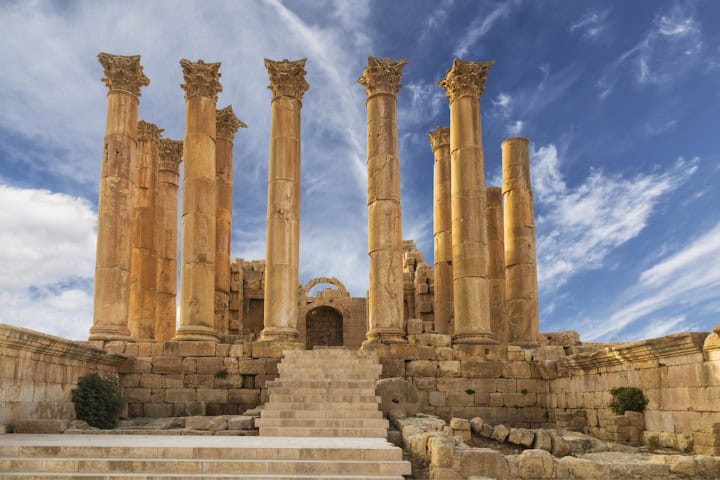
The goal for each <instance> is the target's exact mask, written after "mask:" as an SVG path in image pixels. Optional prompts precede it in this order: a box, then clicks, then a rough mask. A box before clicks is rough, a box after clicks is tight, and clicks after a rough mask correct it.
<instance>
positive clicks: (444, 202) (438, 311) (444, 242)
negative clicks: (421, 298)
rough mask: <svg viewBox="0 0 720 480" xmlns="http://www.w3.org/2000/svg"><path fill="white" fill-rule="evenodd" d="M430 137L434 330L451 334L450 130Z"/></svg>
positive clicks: (439, 131) (436, 130)
mask: <svg viewBox="0 0 720 480" xmlns="http://www.w3.org/2000/svg"><path fill="white" fill-rule="evenodd" d="M429 135H430V145H431V146H432V150H433V155H434V156H435V162H434V164H435V168H434V175H433V239H434V252H433V258H434V268H433V275H434V284H435V295H434V297H433V312H434V314H435V330H436V331H437V332H438V333H444V334H448V333H451V330H450V329H451V326H452V325H451V324H452V318H453V293H452V292H453V290H452V283H453V279H452V212H451V209H450V203H451V200H450V129H449V128H447V127H437V128H436V129H435V130H433V131H432V132H429Z"/></svg>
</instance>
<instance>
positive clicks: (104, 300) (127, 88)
mask: <svg viewBox="0 0 720 480" xmlns="http://www.w3.org/2000/svg"><path fill="white" fill-rule="evenodd" d="M98 60H99V61H100V64H101V65H102V67H103V70H104V72H105V77H104V78H103V82H104V83H105V85H107V87H108V89H109V91H108V95H107V117H106V118H107V119H106V122H105V140H104V144H103V156H102V167H101V173H100V196H99V199H98V233H97V250H96V255H95V292H94V307H93V326H92V327H91V328H90V336H89V339H90V340H104V341H111V340H130V329H129V328H128V306H129V298H130V254H131V243H130V234H131V231H130V230H131V227H130V225H131V224H130V211H131V207H132V205H131V203H130V172H131V171H132V167H133V164H134V162H135V155H136V136H137V124H138V106H139V103H140V100H139V98H140V87H143V86H147V85H149V84H150V81H149V80H148V78H147V77H146V76H145V75H144V74H143V69H142V66H141V65H140V56H139V55H133V56H130V57H125V56H120V55H110V54H108V53H100V54H99V55H98Z"/></svg>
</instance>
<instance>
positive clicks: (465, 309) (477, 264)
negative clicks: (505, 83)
mask: <svg viewBox="0 0 720 480" xmlns="http://www.w3.org/2000/svg"><path fill="white" fill-rule="evenodd" d="M492 65H493V62H465V61H462V60H459V59H455V61H454V62H453V65H452V68H451V69H450V70H449V71H448V73H447V75H446V76H445V78H444V79H442V80H441V81H440V83H439V85H440V86H441V87H442V88H444V89H445V90H446V93H445V94H446V96H447V97H448V99H449V101H450V165H451V166H450V171H451V182H450V183H451V198H452V200H451V203H452V207H451V208H452V259H453V308H454V311H455V330H454V333H453V341H454V342H455V343H473V344H483V343H496V340H495V336H494V335H493V333H492V331H491V330H490V308H489V293H488V278H487V267H488V256H487V229H486V225H485V172H484V158H483V149H482V135H481V131H480V95H481V94H482V93H483V92H484V91H485V80H486V78H487V73H488V71H489V70H490V68H491V67H492Z"/></svg>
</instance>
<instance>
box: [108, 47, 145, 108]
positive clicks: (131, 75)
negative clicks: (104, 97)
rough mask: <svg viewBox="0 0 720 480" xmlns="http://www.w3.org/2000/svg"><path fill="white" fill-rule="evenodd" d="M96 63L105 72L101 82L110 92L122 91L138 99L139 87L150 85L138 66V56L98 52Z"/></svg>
mask: <svg viewBox="0 0 720 480" xmlns="http://www.w3.org/2000/svg"><path fill="white" fill-rule="evenodd" d="M98 61H100V65H102V67H103V71H104V72H105V77H103V79H102V81H103V83H104V84H105V85H106V86H107V87H108V89H109V90H110V91H113V90H122V91H125V92H128V93H131V94H133V95H135V96H137V97H139V96H140V87H147V86H148V85H150V80H149V79H148V78H147V77H146V76H145V74H144V73H143V68H142V65H140V55H130V56H124V55H112V54H110V53H105V52H100V53H99V54H98Z"/></svg>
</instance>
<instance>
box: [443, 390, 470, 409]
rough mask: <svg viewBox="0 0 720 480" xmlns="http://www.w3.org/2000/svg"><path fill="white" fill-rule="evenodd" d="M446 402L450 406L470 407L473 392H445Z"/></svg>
mask: <svg viewBox="0 0 720 480" xmlns="http://www.w3.org/2000/svg"><path fill="white" fill-rule="evenodd" d="M447 404H448V406H450V407H472V406H473V405H475V394H474V393H467V392H447Z"/></svg>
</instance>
